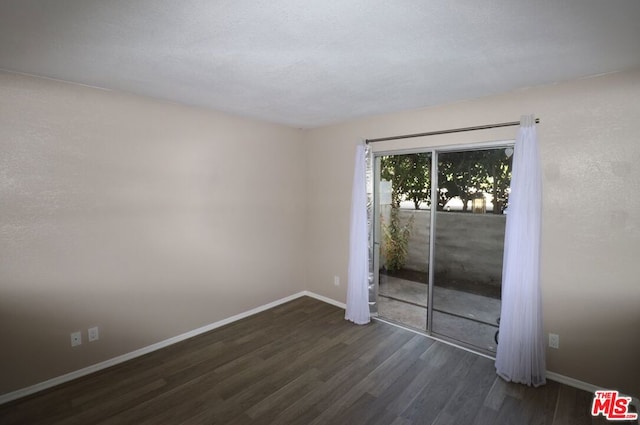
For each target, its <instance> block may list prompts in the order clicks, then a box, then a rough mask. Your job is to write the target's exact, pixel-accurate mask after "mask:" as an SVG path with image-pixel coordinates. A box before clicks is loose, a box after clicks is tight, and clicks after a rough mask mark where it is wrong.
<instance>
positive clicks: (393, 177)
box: [380, 153, 431, 209]
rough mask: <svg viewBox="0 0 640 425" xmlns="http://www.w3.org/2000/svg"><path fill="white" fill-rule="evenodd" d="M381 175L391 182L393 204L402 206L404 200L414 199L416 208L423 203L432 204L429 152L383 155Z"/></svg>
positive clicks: (396, 206)
mask: <svg viewBox="0 0 640 425" xmlns="http://www.w3.org/2000/svg"><path fill="white" fill-rule="evenodd" d="M380 165H381V167H380V177H381V178H382V179H383V180H387V181H390V182H391V186H392V193H391V206H392V207H393V208H400V202H401V201H403V200H405V199H406V200H410V201H413V205H414V208H415V209H419V208H420V204H421V203H423V202H424V203H426V204H427V205H430V200H431V197H430V193H431V174H430V173H431V156H430V155H429V154H428V153H414V154H407V155H392V156H383V157H382V158H381V159H380Z"/></svg>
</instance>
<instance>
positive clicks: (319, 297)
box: [301, 291, 347, 310]
mask: <svg viewBox="0 0 640 425" xmlns="http://www.w3.org/2000/svg"><path fill="white" fill-rule="evenodd" d="M301 294H302V296H304V295H306V296H307V297H311V298H315V299H316V300H319V301H322V302H325V303H327V304H331V305H335V306H336V307H340V308H341V309H343V310H344V309H346V308H347V305H346V304H345V303H341V302H340V301H336V300H334V299H333V298H329V297H325V296H324V295H318V294H316V293H315V292H311V291H302V292H301Z"/></svg>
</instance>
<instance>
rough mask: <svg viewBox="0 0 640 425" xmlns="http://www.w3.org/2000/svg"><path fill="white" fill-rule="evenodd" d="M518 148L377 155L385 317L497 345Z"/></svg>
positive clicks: (489, 348) (486, 346) (481, 346)
mask: <svg viewBox="0 0 640 425" xmlns="http://www.w3.org/2000/svg"><path fill="white" fill-rule="evenodd" d="M512 153H513V150H512V148H511V147H509V146H500V147H492V148H490V149H477V150H464V151H453V150H434V151H432V152H424V153H412V154H398V155H386V156H376V162H375V167H374V171H375V178H374V190H375V198H376V202H375V211H374V243H375V251H376V254H377V255H376V270H377V271H378V274H377V276H376V277H377V283H378V297H377V301H378V314H379V316H380V317H382V318H385V319H387V320H391V321H394V322H398V323H401V324H403V325H406V326H409V327H412V328H415V329H418V330H422V331H426V332H427V333H429V334H433V335H437V336H439V337H443V338H446V339H450V340H453V341H455V342H458V343H462V344H464V345H467V346H470V347H472V348H475V349H477V350H479V351H484V352H489V353H491V352H495V350H496V346H497V341H498V340H499V335H498V324H499V320H500V317H499V316H500V291H501V281H502V256H503V250H504V247H503V244H504V229H505V219H506V215H505V214H506V211H507V207H508V196H509V184H510V179H511V154H512ZM435 165H437V166H436V167H435V172H432V171H433V168H434V166H435ZM432 181H435V182H437V185H436V186H437V187H436V188H434V189H432V187H431V186H432V185H431V182H432ZM432 197H433V198H435V201H434V202H432V201H431V200H432ZM432 211H435V216H434V217H432V216H431V214H432ZM432 226H434V231H432Z"/></svg>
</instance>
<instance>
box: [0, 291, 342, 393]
mask: <svg viewBox="0 0 640 425" xmlns="http://www.w3.org/2000/svg"><path fill="white" fill-rule="evenodd" d="M305 295H306V296H310V297H313V298H316V299H318V300H320V301H324V302H327V303H329V304H333V305H338V304H340V303H337V301H333V300H330V301H329V298H326V297H322V296H321V295H316V294H314V293H312V292H309V291H301V292H298V293H295V294H293V295H289V296H288V297H284V298H280V299H279V300H276V301H273V302H270V303H268V304H264V305H261V306H259V307H256V308H254V309H251V310H248V311H245V312H242V313H240V314H236V315H235V316H231V317H228V318H226V319H222V320H219V321H217V322H214V323H211V324H209V325H206V326H203V327H201V328H198V329H194V330H192V331H189V332H185V333H183V334H180V335H177V336H174V337H172V338H169V339H165V340H164V341H160V342H157V343H155V344H152V345H149V346H146V347H143V348H140V349H138V350H135V351H132V352H130V353H126V354H123V355H121V356H118V357H114V358H112V359H109V360H105V361H103V362H100V363H96V364H94V365H91V366H87V367H85V368H82V369H78V370H74V371H73V372H70V373H66V374H64V375H61V376H56V377H55V378H51V379H48V380H46V381H44V382H39V383H37V384H34V385H31V386H29V387H26V388H21V389H19V390H16V391H12V392H10V393H6V394H2V395H0V405H1V404H4V403H8V402H10V401H13V400H17V399H19V398H22V397H26V396H28V395H31V394H35V393H37V392H39V391H42V390H46V389H48V388H51V387H55V386H56V385H60V384H63V383H65V382H69V381H72V380H74V379H77V378H80V377H82V376H86V375H89V374H91V373H94V372H98V371H100V370H103V369H106V368H108V367H111V366H115V365H117V364H120V363H123V362H126V361H128V360H131V359H135V358H136V357H140V356H143V355H145V354H148V353H151V352H153V351H156V350H160V349H161V348H165V347H168V346H170V345H172V344H175V343H177V342H180V341H184V340H185V339H189V338H192V337H194V336H196V335H200V334H203V333H205V332H209V331H211V330H214V329H216V328H219V327H221V326H224V325H228V324H229V323H232V322H235V321H237V320H240V319H244V318H245V317H249V316H252V315H254V314H256V313H260V312H262V311H264V310H268V309H270V308H273V307H276V306H278V305H280V304H284V303H286V302H289V301H292V300H295V299H296V298H300V297H303V296H305ZM336 303H337V304H336ZM338 306H339V305H338ZM343 308H344V307H343Z"/></svg>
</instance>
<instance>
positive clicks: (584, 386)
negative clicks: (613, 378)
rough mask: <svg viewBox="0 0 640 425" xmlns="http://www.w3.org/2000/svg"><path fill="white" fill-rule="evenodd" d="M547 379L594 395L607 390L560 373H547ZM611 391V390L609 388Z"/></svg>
mask: <svg viewBox="0 0 640 425" xmlns="http://www.w3.org/2000/svg"><path fill="white" fill-rule="evenodd" d="M547 379H551V380H552V381H556V382H559V383H561V384H565V385H568V386H570V387H574V388H578V389H579V390H584V391H587V392H590V393H594V392H596V391H597V390H604V389H605V388H602V387H599V386H597V385H593V384H590V383H588V382H584V381H580V380H578V379H574V378H571V377H569V376H565V375H560V374H559V373H555V372H551V371H547ZM609 389H611V388H609Z"/></svg>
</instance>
